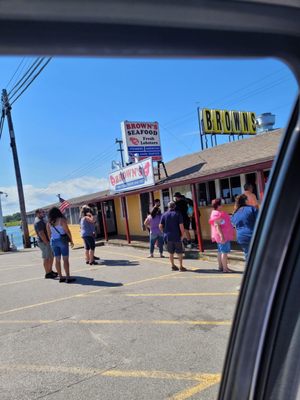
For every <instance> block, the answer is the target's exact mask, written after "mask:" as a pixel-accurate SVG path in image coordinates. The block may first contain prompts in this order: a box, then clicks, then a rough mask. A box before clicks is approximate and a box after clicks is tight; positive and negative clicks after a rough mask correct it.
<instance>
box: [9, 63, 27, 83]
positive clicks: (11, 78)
mask: <svg viewBox="0 0 300 400" xmlns="http://www.w3.org/2000/svg"><path fill="white" fill-rule="evenodd" d="M24 60H25V57H23V58H22V60H21V62H20V63H19V65H18V67H17V69H16V70H15V72H14V74H13V76H12V77H11V78H10V80H9V81H8V83H7V84H6V87H8V85H9V84H10V82H11V81H12V80H13V79H14V77H15V75H16V74H17V72H18V71H19V69H20V67H21V65H22V64H23V62H24Z"/></svg>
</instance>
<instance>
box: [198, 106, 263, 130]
mask: <svg viewBox="0 0 300 400" xmlns="http://www.w3.org/2000/svg"><path fill="white" fill-rule="evenodd" d="M201 119H202V129H203V133H205V134H226V135H255V134H256V115H255V113H254V112H251V111H232V110H211V109H208V108H204V109H202V110H201Z"/></svg>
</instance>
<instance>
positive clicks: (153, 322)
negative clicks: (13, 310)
mask: <svg viewBox="0 0 300 400" xmlns="http://www.w3.org/2000/svg"><path fill="white" fill-rule="evenodd" d="M10 324H11V325H17V324H19V325H22V324H40V325H43V324H45V325H46V324H58V325H64V324H73V325H114V324H128V325H138V324H141V325H215V326H230V325H231V324H232V321H230V320H224V321H217V320H211V321H202V320H182V321H177V320H123V319H115V320H110V319H81V320H73V319H64V320H55V319H49V320H48V319H40V320H39V319H38V320H0V325H10Z"/></svg>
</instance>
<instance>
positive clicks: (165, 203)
mask: <svg viewBox="0 0 300 400" xmlns="http://www.w3.org/2000/svg"><path fill="white" fill-rule="evenodd" d="M162 199H163V211H166V210H167V209H168V203H169V201H170V190H169V189H163V190H162Z"/></svg>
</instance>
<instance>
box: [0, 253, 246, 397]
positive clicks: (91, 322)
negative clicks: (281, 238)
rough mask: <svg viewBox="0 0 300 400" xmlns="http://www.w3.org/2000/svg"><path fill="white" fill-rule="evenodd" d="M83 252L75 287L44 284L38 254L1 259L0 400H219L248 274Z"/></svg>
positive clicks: (75, 262)
mask: <svg viewBox="0 0 300 400" xmlns="http://www.w3.org/2000/svg"><path fill="white" fill-rule="evenodd" d="M83 252H84V251H83V249H78V250H72V251H71V257H70V260H71V273H72V275H73V276H74V277H76V279H77V280H76V282H74V283H70V284H67V283H59V282H58V281H57V280H50V279H44V273H43V267H42V263H41V258H40V251H39V249H32V250H24V251H18V252H15V253H5V254H1V255H0V288H1V292H0V299H1V300H0V346H1V352H0V398H1V400H27V399H30V400H31V399H44V398H45V399H47V400H62V399H63V400H77V399H89V400H90V399H101V400H123V399H128V400H160V399H172V400H183V399H191V400H194V399H204V400H206V399H207V400H208V399H209V400H210V399H216V398H217V393H218V386H219V382H220V376H221V375H220V374H221V372H222V365H223V361H224V356H225V352H226V346H227V342H228V338H229V334H230V329H231V321H232V318H233V314H234V309H235V305H236V301H237V298H238V291H237V286H238V285H239V284H240V281H241V279H242V276H243V275H242V268H241V267H236V266H234V268H235V269H236V271H237V272H236V273H232V274H223V273H220V272H219V271H218V269H217V266H216V264H215V262H208V261H202V260H184V261H185V262H184V265H185V267H187V268H188V271H187V272H174V271H171V268H170V265H169V261H168V259H167V258H163V259H161V258H159V257H158V254H157V255H156V257H155V258H150V259H149V258H147V255H148V252H147V251H146V250H138V249H133V248H124V247H114V246H103V247H100V248H97V255H98V256H99V257H100V258H101V260H100V261H99V265H93V266H90V265H86V264H85V261H84V258H83Z"/></svg>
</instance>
